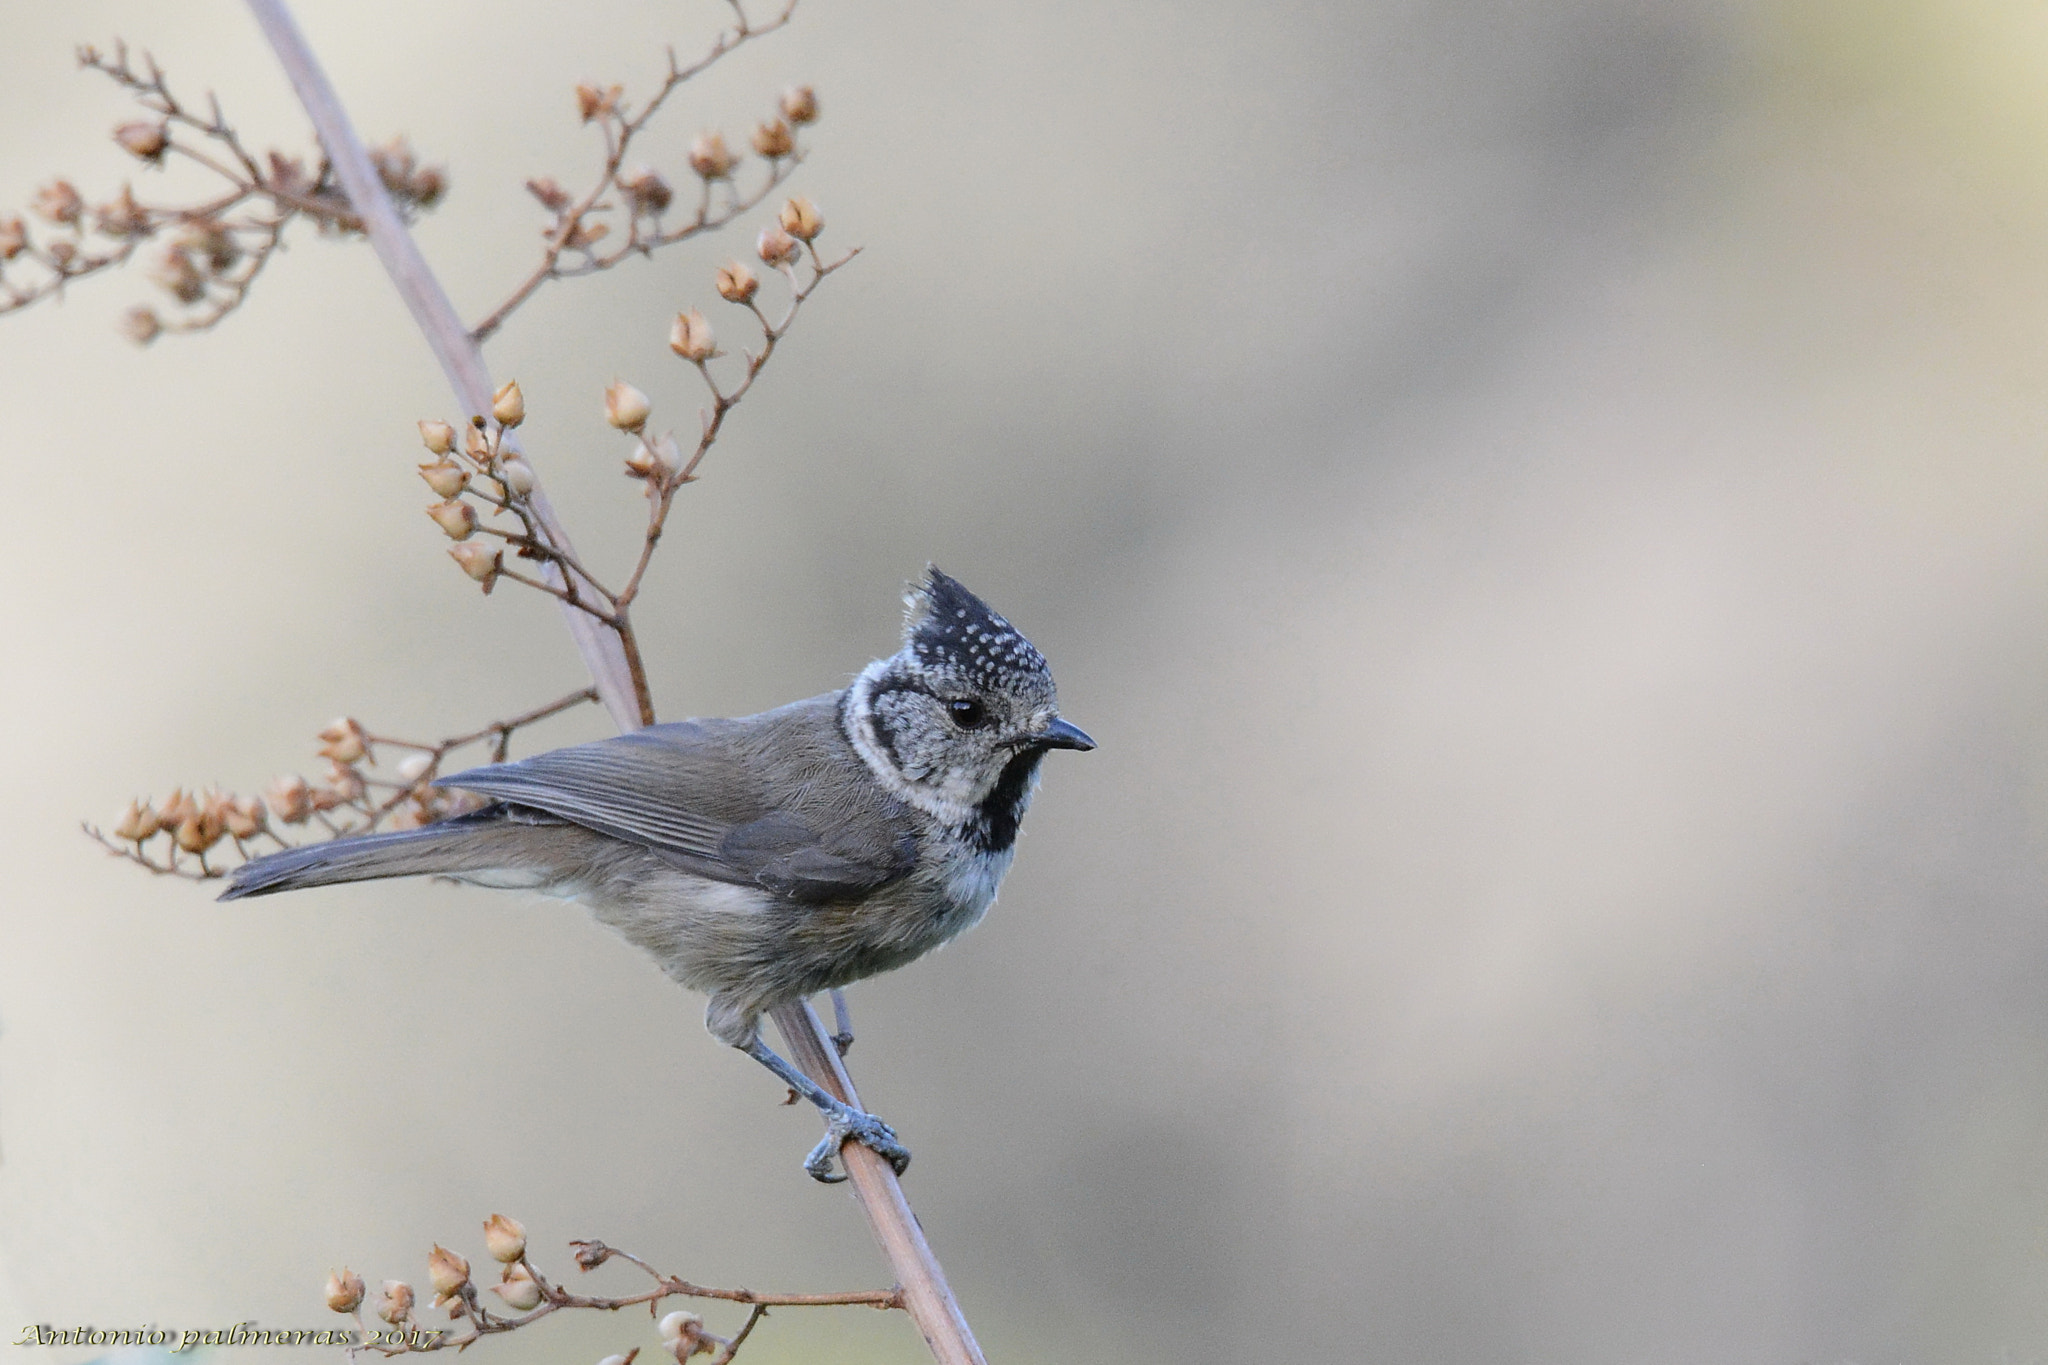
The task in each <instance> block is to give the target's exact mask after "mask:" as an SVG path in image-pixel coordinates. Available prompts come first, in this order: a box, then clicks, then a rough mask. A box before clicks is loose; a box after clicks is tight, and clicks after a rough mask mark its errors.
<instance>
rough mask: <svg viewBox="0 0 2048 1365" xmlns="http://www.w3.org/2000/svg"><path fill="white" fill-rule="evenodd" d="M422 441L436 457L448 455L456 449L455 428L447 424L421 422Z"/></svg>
mask: <svg viewBox="0 0 2048 1365" xmlns="http://www.w3.org/2000/svg"><path fill="white" fill-rule="evenodd" d="M420 440H421V441H423V442H425V443H426V447H427V449H428V450H431V451H432V452H434V454H436V455H446V454H447V453H448V452H449V451H451V450H453V449H455V428H454V427H451V426H449V425H448V424H447V423H446V422H421V423H420Z"/></svg>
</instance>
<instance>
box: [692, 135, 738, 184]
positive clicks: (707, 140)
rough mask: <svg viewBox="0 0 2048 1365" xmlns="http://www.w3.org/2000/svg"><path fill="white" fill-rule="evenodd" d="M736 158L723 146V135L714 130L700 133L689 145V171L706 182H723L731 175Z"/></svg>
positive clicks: (729, 149)
mask: <svg viewBox="0 0 2048 1365" xmlns="http://www.w3.org/2000/svg"><path fill="white" fill-rule="evenodd" d="M737 164H738V158H737V157H735V156H734V155H733V154H732V149H731V148H730V147H727V146H726V145H725V134H723V133H721V132H718V131H716V130H715V129H714V130H713V131H711V132H708V133H700V134H698V136H697V140H696V141H695V142H692V143H691V144H690V169H691V170H693V171H695V172H696V173H697V174H698V175H700V176H702V177H703V178H704V179H706V180H723V179H725V178H726V177H727V176H729V175H731V174H732V168H733V167H734V166H735V165H737Z"/></svg>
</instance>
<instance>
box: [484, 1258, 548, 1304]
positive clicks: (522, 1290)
mask: <svg viewBox="0 0 2048 1365" xmlns="http://www.w3.org/2000/svg"><path fill="white" fill-rule="evenodd" d="M491 1292H492V1293H493V1294H496V1295H497V1296H498V1297H499V1298H501V1299H503V1300H504V1301H505V1306H506V1307H507V1308H509V1309H511V1310H512V1311H513V1312H515V1313H528V1312H531V1311H533V1310H534V1309H536V1308H538V1307H540V1282H539V1281H538V1280H536V1279H534V1278H533V1272H532V1271H531V1270H528V1269H527V1268H526V1267H525V1266H523V1265H515V1266H508V1267H506V1270H505V1281H504V1283H503V1284H494V1285H492V1286H491Z"/></svg>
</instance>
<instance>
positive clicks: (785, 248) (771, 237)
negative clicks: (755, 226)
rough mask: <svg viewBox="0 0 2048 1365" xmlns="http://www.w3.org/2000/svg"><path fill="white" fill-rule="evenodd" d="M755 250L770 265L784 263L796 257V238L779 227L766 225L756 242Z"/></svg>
mask: <svg viewBox="0 0 2048 1365" xmlns="http://www.w3.org/2000/svg"><path fill="white" fill-rule="evenodd" d="M754 252H755V254H756V255H758V256H760V258H761V259H762V260H763V261H766V262H767V263H768V264H769V265H782V264H784V263H785V262H788V261H793V260H795V259H796V253H797V245H796V238H794V237H792V236H790V235H789V234H788V233H787V232H785V231H783V230H782V229H781V228H779V227H764V228H762V229H761V236H760V237H759V238H758V239H757V240H756V241H755V242H754Z"/></svg>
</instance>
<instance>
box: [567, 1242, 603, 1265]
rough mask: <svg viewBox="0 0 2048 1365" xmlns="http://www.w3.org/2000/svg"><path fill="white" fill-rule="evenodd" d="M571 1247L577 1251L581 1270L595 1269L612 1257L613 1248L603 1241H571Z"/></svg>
mask: <svg viewBox="0 0 2048 1365" xmlns="http://www.w3.org/2000/svg"><path fill="white" fill-rule="evenodd" d="M569 1248H570V1250H572V1251H574V1252H575V1253H576V1266H577V1268H578V1269H579V1270H595V1269H597V1268H598V1267H599V1266H601V1265H603V1264H604V1263H605V1262H606V1261H609V1260H610V1259H611V1258H612V1249H611V1248H610V1247H608V1246H606V1245H605V1244H604V1243H603V1242H571V1243H569Z"/></svg>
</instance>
